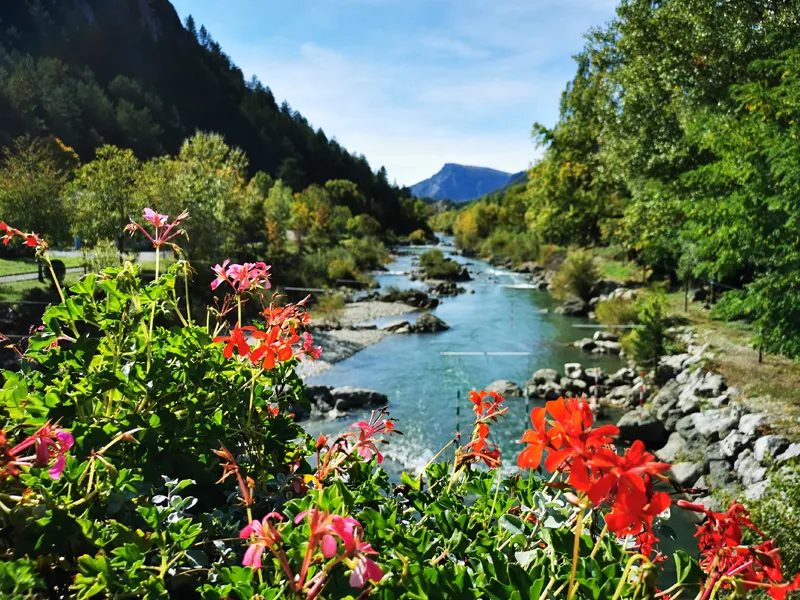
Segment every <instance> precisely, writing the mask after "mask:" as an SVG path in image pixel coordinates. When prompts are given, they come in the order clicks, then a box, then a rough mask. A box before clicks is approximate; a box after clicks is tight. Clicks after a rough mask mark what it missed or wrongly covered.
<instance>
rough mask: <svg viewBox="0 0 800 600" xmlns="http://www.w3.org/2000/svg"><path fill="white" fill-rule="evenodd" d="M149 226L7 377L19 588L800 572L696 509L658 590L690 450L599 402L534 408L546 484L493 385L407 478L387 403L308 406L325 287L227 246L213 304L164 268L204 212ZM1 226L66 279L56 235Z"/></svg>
mask: <svg viewBox="0 0 800 600" xmlns="http://www.w3.org/2000/svg"><path fill="white" fill-rule="evenodd" d="M144 217H145V221H146V223H145V225H141V224H136V223H133V224H131V225H130V226H129V227H128V229H129V230H131V231H132V232H133V233H136V232H140V233H144V234H145V237H146V238H147V239H148V240H149V241H150V242H151V243H152V244H153V246H154V248H155V251H156V256H157V261H156V265H157V266H156V277H155V279H154V280H153V281H152V282H150V283H148V284H146V285H143V284H142V283H141V281H140V279H139V274H138V267H137V266H134V265H130V264H127V265H125V266H123V267H120V268H111V269H106V270H104V271H102V272H101V273H98V274H89V275H87V276H85V277H84V278H82V279H81V281H80V282H79V283H78V284H76V285H75V286H73V287H72V288H71V289H69V290H65V291H61V290H60V288H59V293H60V296H61V297H62V302H61V303H59V304H56V305H53V306H50V307H49V308H48V309H47V310H46V312H45V315H44V319H43V321H44V323H43V325H42V327H41V328H40V329H39V330H38V331H37V332H36V333H35V335H33V336H32V337H31V338H30V340H29V341H28V343H27V347H26V348H25V349H24V351H23V349H21V348H20V349H19V350H18V352H19V359H20V369H19V371H15V372H11V371H6V372H4V373H3V377H4V380H5V383H4V386H3V389H2V396H3V402H2V406H3V419H4V423H3V430H2V431H3V434H2V484H1V485H2V493H0V501H1V502H2V504H1V505H0V508H1V509H2V516H1V517H0V518H2V521H3V525H4V526H3V528H2V541H3V546H4V552H5V557H4V558H5V560H4V562H3V563H2V568H0V591H1V592H2V593H3V594H4V595H5V596H6V597H20V596H27V597H53V596H59V597H64V596H67V597H76V598H92V597H108V596H116V597H119V596H143V597H146V598H156V597H167V596H170V595H172V596H175V595H180V596H181V597H202V598H223V597H236V598H251V597H253V596H255V595H258V596H259V597H265V598H277V597H281V596H283V597H304V598H316V597H319V598H355V597H361V598H363V597H367V596H370V595H374V596H376V597H382V598H401V597H404V598H421V597H432V598H437V597H441V598H465V597H474V598H483V597H492V598H526V599H527V598H540V597H548V595H552V596H554V597H561V596H564V597H567V598H570V599H572V598H613V599H617V598H654V597H656V596H658V597H666V596H667V595H670V594H671V595H672V596H673V597H675V595H678V594H683V593H687V594H689V595H691V596H696V597H697V598H700V599H703V600H705V599H710V598H716V597H722V596H724V595H731V594H734V595H741V594H744V593H746V592H747V591H748V590H755V589H762V590H765V591H768V592H769V593H770V594H771V595H772V597H774V598H778V599H780V598H784V597H785V596H786V594H787V593H788V592H790V591H791V590H794V589H797V588H798V587H800V575H798V576H797V577H787V578H785V577H784V574H783V573H782V571H781V561H780V557H779V553H778V550H777V549H776V548H775V547H774V545H773V543H772V542H771V541H770V540H768V539H763V538H762V537H761V535H760V533H759V531H758V530H757V528H756V527H755V526H754V525H753V524H752V522H751V521H750V519H749V518H748V516H747V514H746V512H745V511H744V509H743V507H741V505H738V504H733V505H732V506H731V507H730V509H729V510H728V511H726V512H710V511H707V510H706V509H705V508H703V507H701V506H696V505H692V504H688V503H685V502H684V501H682V500H680V501H678V502H677V503H676V504H677V506H678V507H679V508H682V509H688V510H696V511H700V512H702V513H703V514H705V516H706V517H707V518H706V521H705V523H704V524H703V525H702V526H701V527H700V529H699V531H698V535H699V557H700V560H699V562H697V561H696V560H695V559H693V558H691V557H689V556H688V555H687V554H685V553H682V552H679V553H678V554H676V555H675V557H674V558H673V560H674V561H675V568H676V572H677V581H676V582H674V583H672V584H668V586H667V587H668V588H669V589H666V590H664V591H663V592H659V591H658V588H657V581H658V579H659V571H660V565H661V563H662V562H663V561H664V560H667V559H666V557H663V556H662V555H661V554H660V553H659V552H658V550H657V543H658V540H657V534H658V533H659V525H658V523H659V518H660V516H661V515H662V513H663V512H664V511H666V510H668V509H670V506H671V505H673V501H672V494H671V493H670V492H668V491H665V490H662V489H657V487H656V485H655V484H656V483H658V482H661V481H664V482H667V481H668V480H667V479H666V477H665V476H664V472H665V471H666V470H667V469H668V468H669V465H668V464H665V463H660V462H658V461H657V460H656V459H655V458H654V457H653V456H652V455H650V454H649V453H647V452H645V451H644V446H643V445H642V444H641V442H638V443H634V444H633V445H632V446H631V447H630V448H629V449H627V450H626V451H624V452H623V453H619V452H618V451H617V450H616V449H615V448H614V444H613V437H614V436H615V435H616V434H617V433H618V430H617V428H616V427H615V426H612V425H605V426H601V427H595V426H594V425H593V417H592V414H591V411H590V409H589V406H588V404H587V403H585V402H584V401H582V400H578V399H569V400H564V399H559V400H556V401H552V402H549V403H548V404H547V406H546V407H541V408H536V409H534V410H533V412H532V413H531V429H529V430H528V431H527V432H526V433H525V435H524V436H523V438H522V442H523V443H524V444H525V449H524V450H523V451H522V452H521V453H520V455H519V456H518V457H517V459H516V462H517V465H518V466H519V468H521V469H523V470H530V471H534V470H536V469H537V468H538V467H539V466H540V465H542V464H543V465H544V466H545V467H546V468H547V470H548V471H549V472H550V473H552V476H550V477H549V479H545V478H540V477H539V476H534V475H533V474H532V473H531V475H527V476H522V475H519V474H517V475H512V476H510V477H509V476H504V475H503V473H502V470H501V468H500V466H501V464H502V460H503V457H501V456H500V453H499V450H498V449H497V447H496V446H494V445H493V444H492V443H491V426H492V424H493V423H494V422H496V421H497V420H498V419H499V418H502V417H503V416H504V413H505V412H506V411H505V409H504V408H503V398H502V397H500V396H499V395H498V394H496V393H491V392H490V393H487V392H480V393H479V392H473V393H471V394H470V399H471V401H472V403H473V405H474V413H475V423H474V425H472V426H470V428H469V429H468V430H467V432H466V436H465V439H464V440H463V441H462V440H461V438H460V436H459V437H456V438H455V439H454V440H453V441H452V442H451V443H450V444H448V446H452V447H453V448H454V450H455V458H454V460H452V461H451V462H448V461H443V462H436V461H435V460H433V461H431V463H430V464H428V466H427V467H426V468H425V469H424V470H423V472H422V473H420V474H419V475H409V474H403V475H402V476H401V481H400V484H399V485H392V484H391V483H390V481H389V479H388V476H387V474H386V472H385V471H383V470H382V468H381V467H380V463H381V462H382V460H383V457H382V454H381V452H380V445H381V444H384V443H389V442H390V439H391V437H392V436H393V435H399V434H400V432H399V431H397V426H396V424H395V421H394V420H393V419H391V418H390V417H389V415H388V413H387V412H386V409H380V410H377V411H375V412H373V415H372V418H371V419H370V420H369V421H362V422H358V423H355V424H354V425H353V427H352V431H351V432H348V433H345V434H343V435H340V436H339V437H337V438H336V439H328V438H325V437H324V436H321V437H320V438H319V439H317V440H313V439H309V438H308V436H307V435H305V434H304V433H303V431H302V429H301V428H300V427H299V426H298V425H297V424H296V422H295V421H294V419H293V418H292V415H291V413H290V412H289V410H290V407H291V405H292V403H300V404H303V403H307V399H306V397H305V390H304V385H303V383H302V381H300V380H299V378H297V376H296V375H295V373H294V368H295V366H296V365H297V362H298V361H299V360H303V359H313V358H314V357H315V356H319V350H318V349H316V348H315V347H314V345H313V340H312V339H311V337H310V335H309V334H308V333H307V332H306V331H305V327H306V325H307V323H308V320H309V316H308V314H307V313H306V312H305V310H304V303H305V301H301V302H300V303H298V304H289V305H287V306H284V307H280V306H278V305H276V304H275V302H274V300H275V299H274V298H273V300H272V301H270V302H267V301H266V300H264V296H263V294H264V293H265V292H266V290H267V289H268V288H269V287H270V285H271V284H270V277H269V275H270V267H268V266H267V265H264V264H263V263H253V264H244V265H238V264H231V263H229V262H228V261H225V262H224V263H222V264H220V265H217V266H216V267H214V269H213V273H214V275H215V276H216V278H215V279H214V283H213V286H214V287H215V288H217V289H219V288H220V287H221V289H224V290H225V291H226V292H227V293H226V298H225V301H224V302H223V303H222V305H220V306H219V307H218V308H216V309H210V310H209V311H208V313H207V314H206V315H204V316H202V317H201V316H200V315H197V314H195V315H194V316H193V315H192V313H191V312H190V310H191V309H190V307H191V303H189V302H187V301H186V298H185V297H183V298H182V297H181V296H180V292H179V290H180V289H181V288H183V289H184V290H187V289H188V286H187V285H186V283H185V281H183V280H184V279H185V278H186V277H187V274H188V265H187V264H185V263H177V264H175V265H173V266H171V267H170V268H169V269H168V270H167V271H166V272H163V273H162V272H159V267H158V257H159V256H160V252H161V249H162V247H164V246H168V245H175V244H178V243H179V242H180V241H181V240H182V239H183V237H184V236H185V231H184V230H183V229H182V226H183V224H184V223H186V222H187V220H188V215H187V214H186V213H182V214H181V215H180V216H179V217H178V218H176V219H175V220H173V221H172V222H170V221H169V218H168V217H167V215H162V214H159V213H157V212H155V211H151V210H149V209H148V210H146V211H145V215H144ZM2 229H3V233H4V241H5V242H9V241H13V240H14V239H16V238H18V237H19V238H21V239H22V240H23V241H24V244H25V245H26V246H28V247H30V248H33V249H35V251H36V253H37V256H38V257H39V258H40V259H41V260H42V261H43V262H44V263H45V264H46V265H47V266H48V267H49V268H50V269H51V270H52V268H51V264H52V263H51V261H50V259H49V255H48V247H47V243H46V242H45V241H44V240H43V239H42V238H40V237H39V236H37V235H35V234H32V233H23V232H21V231H19V230H18V229H15V228H13V227H10V226H8V225H6V224H5V223H3V225H2ZM182 284H183V285H182ZM55 285H56V286H58V282H57V280H56V281H55ZM259 301H260V302H263V303H264V310H263V313H262V316H261V319H260V324H259V325H245V324H244V323H243V322H242V320H241V314H242V310H241V307H242V305H243V304H245V303H248V302H259ZM197 318H200V319H201V322H200V323H198V322H197V321H195V320H194V319H197ZM202 321H205V323H204V324H202ZM447 450H448V447H445V448H443V450H442V452H441V453H440V454H439V457H441V456H443V455H444V452H445V451H447ZM312 459H313V460H312ZM479 464H483V465H484V467H486V468H478V465H479ZM465 499H469V500H468V501H466V502H465ZM745 532H749V534H752V535H753V536H754V537H753V538H752V539H751V540H750V541H747V540H745V538H744V537H743V536H744V535H745ZM748 539H749V538H748Z"/></svg>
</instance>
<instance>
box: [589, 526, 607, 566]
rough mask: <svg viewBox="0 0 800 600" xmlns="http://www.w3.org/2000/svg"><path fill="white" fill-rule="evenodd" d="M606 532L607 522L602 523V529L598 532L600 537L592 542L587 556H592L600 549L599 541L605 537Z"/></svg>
mask: <svg viewBox="0 0 800 600" xmlns="http://www.w3.org/2000/svg"><path fill="white" fill-rule="evenodd" d="M606 533H608V523H606V524H605V525H603V530H602V531H601V532H600V537H598V538H597V541H596V542H595V544H594V548H592V553H591V554H590V555H589V558H594V557H595V555H596V554H597V551H598V550H600V543H601V542H602V541H603V538H604V537H606Z"/></svg>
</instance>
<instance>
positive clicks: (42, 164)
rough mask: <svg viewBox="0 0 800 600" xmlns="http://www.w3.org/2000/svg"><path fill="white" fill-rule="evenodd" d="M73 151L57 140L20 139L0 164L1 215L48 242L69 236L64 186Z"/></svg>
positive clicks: (74, 155) (7, 150) (6, 150)
mask: <svg viewBox="0 0 800 600" xmlns="http://www.w3.org/2000/svg"><path fill="white" fill-rule="evenodd" d="M77 160H78V159H77V155H76V154H75V152H74V151H73V150H72V149H71V148H68V147H66V146H64V145H63V144H62V143H61V141H60V140H58V139H54V138H51V139H31V138H19V139H17V140H16V142H15V143H14V148H13V149H5V150H4V151H3V159H2V162H1V163H0V215H2V219H3V220H5V221H9V222H13V224H14V226H15V227H17V228H19V229H21V230H23V231H33V232H36V233H39V234H41V235H43V236H44V237H45V238H46V239H47V240H48V241H49V242H51V243H60V242H65V241H67V240H68V239H69V223H70V218H69V217H70V211H69V210H68V207H67V204H66V202H65V199H64V188H65V185H66V183H67V176H68V173H69V170H70V168H72V166H74V165H75V164H77Z"/></svg>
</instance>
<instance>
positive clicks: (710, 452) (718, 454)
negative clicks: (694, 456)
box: [703, 442, 725, 462]
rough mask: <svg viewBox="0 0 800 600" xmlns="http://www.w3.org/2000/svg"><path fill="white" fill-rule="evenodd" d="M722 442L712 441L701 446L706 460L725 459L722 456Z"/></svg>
mask: <svg viewBox="0 0 800 600" xmlns="http://www.w3.org/2000/svg"><path fill="white" fill-rule="evenodd" d="M721 448H722V442H712V443H710V444H706V445H705V446H704V447H703V454H704V456H705V459H706V462H708V461H710V460H725V457H724V456H722V449H721Z"/></svg>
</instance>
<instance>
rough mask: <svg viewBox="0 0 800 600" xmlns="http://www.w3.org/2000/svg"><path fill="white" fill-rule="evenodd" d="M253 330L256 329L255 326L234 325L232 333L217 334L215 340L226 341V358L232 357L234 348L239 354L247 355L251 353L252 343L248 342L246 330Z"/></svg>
mask: <svg viewBox="0 0 800 600" xmlns="http://www.w3.org/2000/svg"><path fill="white" fill-rule="evenodd" d="M252 331H255V327H234V328H233V329H231V334H230V335H227V336H222V335H220V336H217V337H215V338H214V340H213V341H214V343H215V344H218V343H223V342H224V343H225V350H223V351H222V354H223V356H225V358H231V357H232V356H233V351H234V350H236V354H238V355H239V356H247V355H248V354H249V353H250V344H248V343H247V335H246V332H252ZM253 336H254V337H255V334H253Z"/></svg>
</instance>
